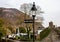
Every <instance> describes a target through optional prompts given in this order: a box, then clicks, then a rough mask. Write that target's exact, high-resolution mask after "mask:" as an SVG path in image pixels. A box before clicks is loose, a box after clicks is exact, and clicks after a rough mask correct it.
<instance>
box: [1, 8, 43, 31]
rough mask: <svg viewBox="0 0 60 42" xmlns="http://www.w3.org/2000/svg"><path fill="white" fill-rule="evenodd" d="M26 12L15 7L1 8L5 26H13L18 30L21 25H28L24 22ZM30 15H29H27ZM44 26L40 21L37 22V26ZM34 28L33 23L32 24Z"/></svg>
mask: <svg viewBox="0 0 60 42" xmlns="http://www.w3.org/2000/svg"><path fill="white" fill-rule="evenodd" d="M24 16H25V14H24V13H22V12H21V11H19V10H17V9H14V8H0V18H2V19H3V20H4V26H3V27H4V28H5V27H6V28H8V27H10V26H11V27H12V29H13V30H16V28H18V27H19V26H21V27H22V26H24V28H25V26H26V24H25V23H24V18H25V17H24ZM27 17H28V15H27ZM39 26H42V25H41V24H40V23H37V22H36V28H38V27H39ZM31 28H32V25H31Z"/></svg>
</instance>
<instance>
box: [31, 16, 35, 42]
mask: <svg viewBox="0 0 60 42" xmlns="http://www.w3.org/2000/svg"><path fill="white" fill-rule="evenodd" d="M32 17H33V42H35V26H34V24H35V15H32Z"/></svg>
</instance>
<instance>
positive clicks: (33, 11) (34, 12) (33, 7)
mask: <svg viewBox="0 0 60 42" xmlns="http://www.w3.org/2000/svg"><path fill="white" fill-rule="evenodd" d="M31 11H32V18H33V42H35V25H34V24H35V17H36V11H37V9H36V7H35V2H33V6H32V8H31Z"/></svg>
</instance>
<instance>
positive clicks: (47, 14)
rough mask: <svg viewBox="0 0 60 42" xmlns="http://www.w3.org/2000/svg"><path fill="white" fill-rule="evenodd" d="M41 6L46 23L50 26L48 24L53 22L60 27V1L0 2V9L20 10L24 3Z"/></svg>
mask: <svg viewBox="0 0 60 42" xmlns="http://www.w3.org/2000/svg"><path fill="white" fill-rule="evenodd" d="M33 2H35V3H36V5H39V6H40V7H41V8H42V10H43V11H44V14H43V17H44V23H43V25H44V26H45V27H46V26H48V22H50V21H53V22H54V24H55V25H57V26H60V0H0V7H9V8H17V9H19V8H20V5H21V4H23V3H33Z"/></svg>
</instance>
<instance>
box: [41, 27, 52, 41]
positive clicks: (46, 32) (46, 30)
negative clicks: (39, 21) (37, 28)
mask: <svg viewBox="0 0 60 42" xmlns="http://www.w3.org/2000/svg"><path fill="white" fill-rule="evenodd" d="M50 31H51V29H50V28H46V29H44V30H43V31H42V32H41V33H40V40H42V39H44V38H45V37H47V36H48V35H49V33H50Z"/></svg>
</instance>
